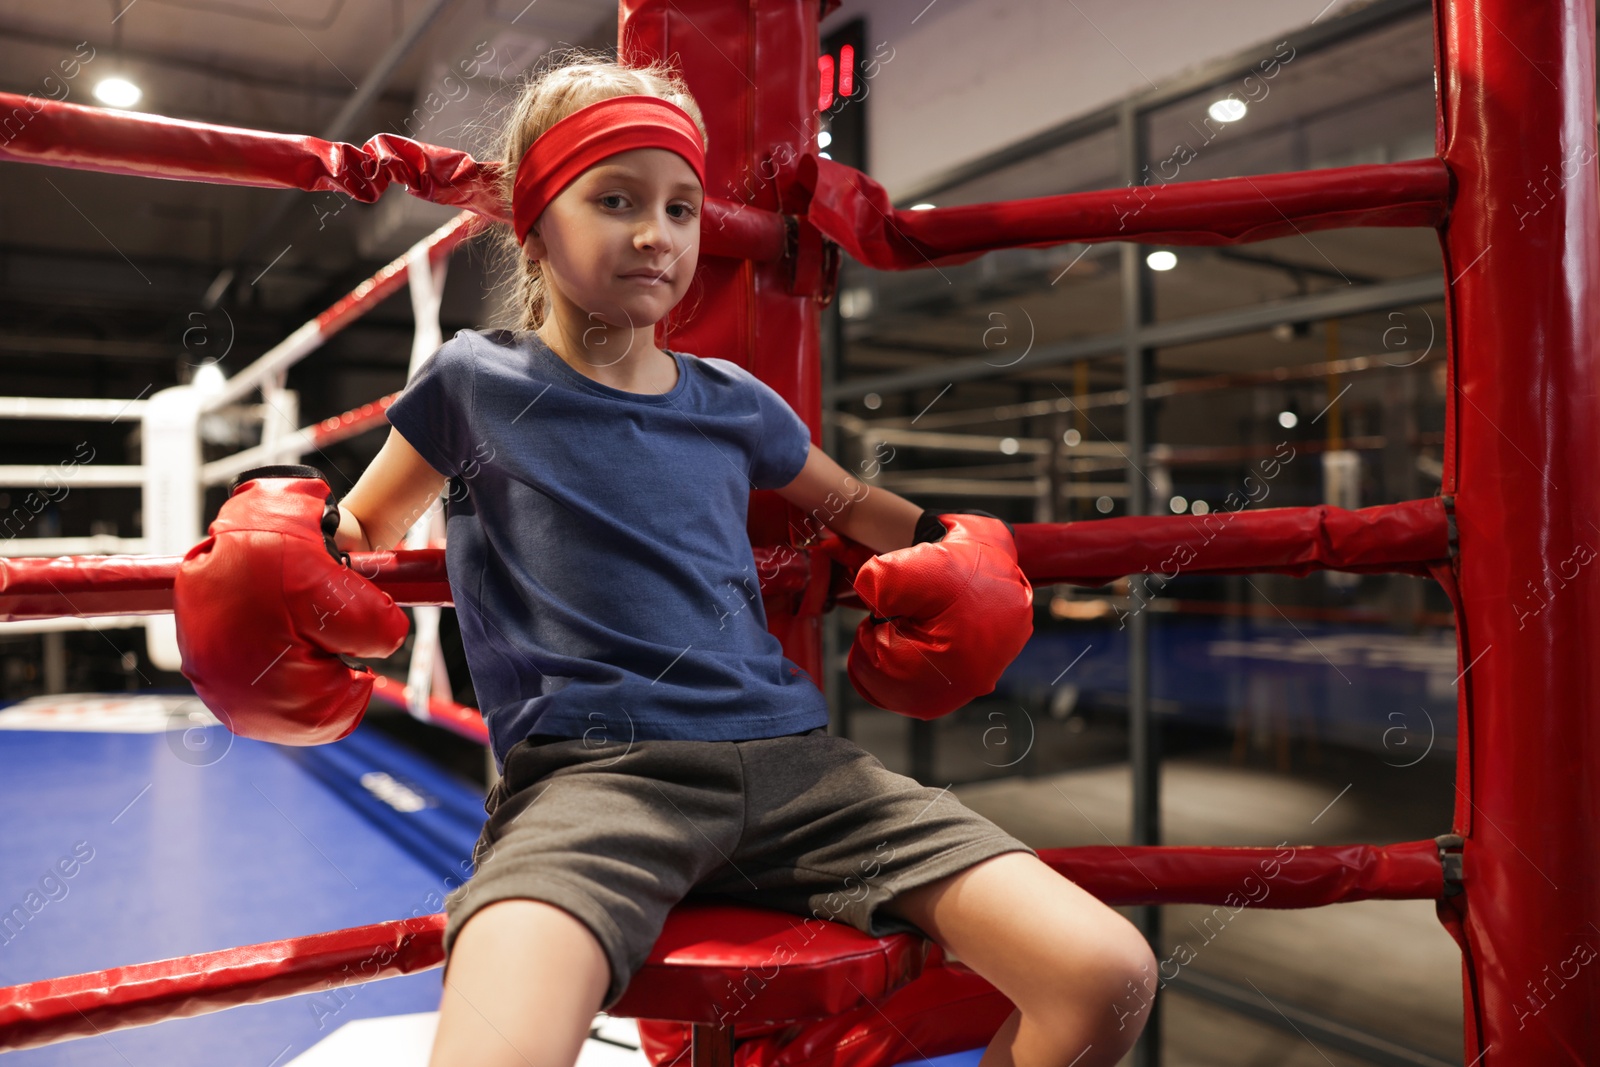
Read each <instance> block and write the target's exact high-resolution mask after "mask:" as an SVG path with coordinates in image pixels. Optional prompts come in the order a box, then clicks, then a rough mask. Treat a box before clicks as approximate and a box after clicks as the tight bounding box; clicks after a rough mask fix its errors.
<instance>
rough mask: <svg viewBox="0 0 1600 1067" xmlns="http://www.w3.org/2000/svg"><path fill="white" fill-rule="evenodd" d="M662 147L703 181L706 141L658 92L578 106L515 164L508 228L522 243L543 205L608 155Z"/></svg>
mask: <svg viewBox="0 0 1600 1067" xmlns="http://www.w3.org/2000/svg"><path fill="white" fill-rule="evenodd" d="M635 148H665V149H666V150H667V151H669V152H676V153H677V154H678V155H680V156H682V157H683V158H684V160H685V161H687V162H688V164H689V166H691V167H693V168H694V173H695V177H697V178H699V179H700V186H701V188H704V187H705V184H706V173H705V172H706V154H705V145H704V142H703V141H702V140H701V138H700V129H699V127H697V126H696V125H695V124H694V119H692V118H690V117H689V113H688V112H686V111H684V110H683V109H682V108H681V107H678V106H677V105H676V104H673V103H670V102H668V101H666V100H663V99H661V98H660V97H658V96H643V95H634V96H612V97H608V98H606V99H605V100H600V101H598V102H596V103H593V104H590V105H589V106H587V107H583V108H579V109H578V110H577V111H574V112H573V113H572V114H570V115H568V116H567V117H566V118H564V119H562V120H561V121H560V122H557V123H556V124H555V125H554V126H551V127H550V128H549V129H548V130H546V131H544V133H543V134H541V135H539V136H538V137H536V138H534V141H533V143H532V144H531V145H529V146H528V150H527V151H526V152H524V153H523V155H522V160H521V161H520V162H519V163H518V164H517V180H516V184H515V186H514V187H513V189H512V192H511V219H512V228H513V231H514V232H515V233H516V235H517V241H518V242H519V243H520V242H521V241H522V240H523V239H524V238H526V237H527V236H528V231H529V230H530V229H532V228H533V224H534V223H535V222H537V221H538V219H539V215H540V214H541V213H543V211H544V209H545V207H546V206H547V205H548V204H549V203H550V201H552V200H554V199H555V198H556V197H557V196H558V195H559V194H560V193H561V190H563V189H565V188H566V187H567V186H569V185H571V184H572V183H573V181H575V180H576V179H577V177H578V176H579V175H580V174H582V173H583V172H584V171H586V170H588V169H589V168H590V167H592V166H594V165H595V164H596V163H599V162H600V161H601V160H602V159H605V158H606V157H608V156H614V155H616V154H617V153H619V152H628V151H631V150H633V149H635Z"/></svg>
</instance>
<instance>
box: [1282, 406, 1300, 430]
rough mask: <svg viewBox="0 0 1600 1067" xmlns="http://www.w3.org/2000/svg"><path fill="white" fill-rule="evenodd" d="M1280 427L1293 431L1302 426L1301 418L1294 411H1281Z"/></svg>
mask: <svg viewBox="0 0 1600 1067" xmlns="http://www.w3.org/2000/svg"><path fill="white" fill-rule="evenodd" d="M1278 425H1279V426H1282V427H1283V428H1284V429H1285V430H1292V429H1294V428H1295V427H1296V426H1298V425H1300V416H1299V415H1296V414H1295V413H1294V412H1292V411H1280V412H1278Z"/></svg>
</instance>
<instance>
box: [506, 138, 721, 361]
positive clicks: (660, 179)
mask: <svg viewBox="0 0 1600 1067" xmlns="http://www.w3.org/2000/svg"><path fill="white" fill-rule="evenodd" d="M704 196H705V194H704V191H703V190H702V189H701V188H700V181H699V179H698V178H696V177H695V173H694V169H693V168H692V167H690V166H689V164H688V162H687V161H686V160H685V159H684V158H683V157H682V156H680V155H678V154H677V153H676V152H669V151H667V150H666V149H664V148H638V149H634V150H632V151H629V152H619V153H618V154H616V155H614V156H609V157H607V158H606V159H604V160H602V161H601V162H599V163H597V164H595V165H594V166H593V167H590V168H589V169H588V170H586V171H584V172H583V174H581V175H579V177H578V179H577V180H576V181H574V182H573V183H572V184H571V185H569V186H567V187H566V188H565V189H563V190H562V191H561V193H560V195H559V196H557V197H556V198H555V199H554V200H552V201H551V202H550V204H549V205H548V206H547V207H546V208H545V210H544V212H543V213H542V214H541V215H540V216H539V220H538V222H537V223H535V224H534V228H533V229H532V230H530V231H529V233H528V237H527V239H526V240H525V241H524V242H523V250H524V251H525V252H526V253H527V254H528V255H529V256H530V257H532V258H534V259H537V260H538V261H539V262H540V265H541V270H542V272H543V274H544V277H545V278H546V280H547V281H548V282H549V283H550V298H551V301H552V303H553V304H554V305H555V310H556V311H557V313H558V314H561V313H563V312H565V313H568V314H571V313H573V312H575V313H576V316H577V317H578V318H581V319H582V320H584V322H585V324H586V327H590V326H598V327H605V326H610V327H615V328H619V329H624V330H626V329H641V328H646V327H652V326H654V325H655V324H656V323H657V322H658V321H660V320H661V319H663V318H665V317H666V315H667V312H669V311H671V310H672V308H673V307H674V306H675V305H676V304H677V303H678V301H679V300H681V299H683V295H684V293H685V292H687V291H688V289H689V282H690V280H691V279H692V278H693V277H694V270H695V265H696V264H697V263H698V262H699V256H700V210H701V205H702V202H703V200H704ZM563 303H566V304H569V305H572V306H571V307H565V308H564V307H562V304H563Z"/></svg>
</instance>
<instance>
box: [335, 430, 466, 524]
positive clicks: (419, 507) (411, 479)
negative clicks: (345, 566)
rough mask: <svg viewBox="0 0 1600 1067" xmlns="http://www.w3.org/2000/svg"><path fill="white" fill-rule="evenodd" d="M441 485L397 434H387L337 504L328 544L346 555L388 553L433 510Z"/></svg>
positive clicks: (440, 478) (441, 477) (442, 480)
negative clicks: (335, 527)
mask: <svg viewBox="0 0 1600 1067" xmlns="http://www.w3.org/2000/svg"><path fill="white" fill-rule="evenodd" d="M445 481H446V478H445V476H444V475H442V474H440V473H439V472H438V471H436V470H434V469H433V468H432V467H431V466H429V465H428V461H427V460H425V459H423V458H422V456H421V454H420V453H418V452H417V450H416V449H414V448H412V447H411V445H410V443H409V442H408V441H406V439H405V438H404V437H402V436H401V435H400V432H399V431H398V430H393V429H391V430H390V431H389V439H388V440H387V441H385V442H384V443H383V448H381V449H380V450H379V451H378V455H377V457H376V458H375V459H374V460H373V461H372V464H371V465H370V466H369V467H367V469H366V471H365V472H364V473H363V474H362V475H361V477H360V479H358V480H357V481H356V484H355V487H354V488H353V489H351V490H350V492H349V493H348V494H346V496H345V498H344V499H343V500H342V501H340V502H339V531H338V533H336V534H335V535H334V539H333V540H334V544H336V545H338V546H339V547H340V548H341V549H343V550H344V551H346V552H370V551H378V550H382V549H390V548H394V547H395V546H396V545H398V544H399V543H400V542H401V541H402V540H404V539H405V536H406V531H407V530H409V529H410V528H411V527H412V525H413V524H415V523H416V521H417V520H418V519H420V518H422V516H423V515H425V514H426V513H427V511H428V509H429V508H431V507H433V506H434V504H435V502H436V501H437V500H438V499H439V494H440V492H442V491H443V489H444V485H445Z"/></svg>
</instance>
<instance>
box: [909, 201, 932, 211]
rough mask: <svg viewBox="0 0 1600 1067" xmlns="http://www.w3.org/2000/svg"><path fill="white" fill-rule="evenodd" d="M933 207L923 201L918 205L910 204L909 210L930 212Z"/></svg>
mask: <svg viewBox="0 0 1600 1067" xmlns="http://www.w3.org/2000/svg"><path fill="white" fill-rule="evenodd" d="M933 207H934V205H932V204H930V203H928V202H927V201H923V202H922V203H920V204H912V205H911V210H912V211H932V210H933Z"/></svg>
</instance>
